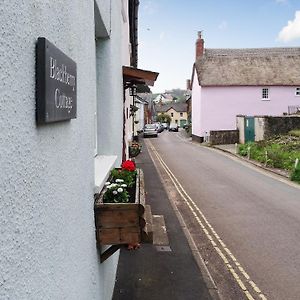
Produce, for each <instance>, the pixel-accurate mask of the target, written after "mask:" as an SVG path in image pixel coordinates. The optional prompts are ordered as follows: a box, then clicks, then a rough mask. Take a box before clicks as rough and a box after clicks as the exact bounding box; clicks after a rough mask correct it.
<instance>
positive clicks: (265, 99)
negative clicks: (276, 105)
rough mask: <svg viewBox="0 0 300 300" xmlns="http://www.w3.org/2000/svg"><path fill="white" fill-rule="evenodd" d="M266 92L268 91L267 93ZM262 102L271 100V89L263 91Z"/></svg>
mask: <svg viewBox="0 0 300 300" xmlns="http://www.w3.org/2000/svg"><path fill="white" fill-rule="evenodd" d="M265 91H266V93H265ZM265 94H267V95H265ZM265 96H267V97H265ZM261 100H263V101H269V100H270V89H269V88H267V87H264V88H262V89H261Z"/></svg>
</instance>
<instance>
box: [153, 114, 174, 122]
mask: <svg viewBox="0 0 300 300" xmlns="http://www.w3.org/2000/svg"><path fill="white" fill-rule="evenodd" d="M156 120H157V122H160V123H168V124H170V123H171V120H172V119H171V117H170V116H169V115H167V114H165V113H162V114H160V115H158V116H157V118H156Z"/></svg>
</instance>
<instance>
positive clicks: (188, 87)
mask: <svg viewBox="0 0 300 300" xmlns="http://www.w3.org/2000/svg"><path fill="white" fill-rule="evenodd" d="M190 89H191V80H190V79H187V80H186V90H187V91H189V90H190Z"/></svg>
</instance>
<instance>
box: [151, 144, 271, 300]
mask: <svg viewBox="0 0 300 300" xmlns="http://www.w3.org/2000/svg"><path fill="white" fill-rule="evenodd" d="M146 145H147V146H148V148H150V149H151V151H152V152H153V153H154V154H155V156H156V158H157V160H158V161H159V162H160V164H161V166H162V167H163V169H164V170H165V172H166V173H167V175H168V176H169V178H170V180H171V181H172V183H173V184H174V186H175V188H176V190H177V191H178V193H179V194H180V196H181V197H182V199H183V200H184V201H185V203H186V205H187V206H188V207H189V209H190V211H191V212H192V214H193V215H194V217H195V219H196V220H197V222H198V224H199V225H200V227H201V229H202V230H203V232H204V233H205V235H206V237H207V238H208V240H209V241H210V243H211V244H212V246H213V248H214V249H215V250H216V252H217V253H218V255H219V256H220V257H221V259H222V260H223V262H224V264H225V265H226V267H227V268H228V270H229V271H230V273H231V274H232V276H233V278H234V279H235V281H236V282H237V283H238V285H239V286H240V288H241V289H242V291H243V292H244V293H245V295H246V297H247V298H248V299H249V300H255V299H257V298H254V296H253V295H252V294H251V293H250V292H249V290H248V289H247V287H246V286H245V283H244V282H247V283H248V284H249V285H250V286H251V287H252V289H253V293H254V295H255V297H258V298H260V299H263V300H266V299H267V298H266V296H265V295H264V294H263V293H262V291H261V290H260V289H259V288H258V286H257V285H256V284H255V283H254V282H253V281H252V280H251V278H250V276H249V275H248V274H247V272H246V271H245V270H244V268H243V267H242V266H241V264H240V263H239V262H238V260H237V259H236V258H235V257H234V255H233V254H232V253H231V251H230V250H229V249H228V247H227V246H226V245H225V243H224V242H223V241H222V239H221V238H220V236H219V235H218V234H217V233H216V231H215V230H214V228H213V227H212V226H211V224H210V223H209V222H208V220H207V219H206V217H205V216H204V214H203V213H202V211H201V210H200V209H199V207H198V206H197V205H196V203H195V202H194V201H193V199H192V198H191V197H190V196H189V195H188V193H187V192H186V191H185V189H184V188H183V187H182V185H181V184H180V182H179V181H178V179H177V178H176V176H175V175H174V174H173V173H172V171H171V170H170V169H169V167H168V166H167V164H166V163H165V162H164V160H163V159H162V157H161V156H160V155H159V153H158V152H157V150H156V149H155V147H154V146H153V144H152V143H151V142H150V141H149V140H147V141H146ZM152 159H153V158H152ZM232 265H233V266H232Z"/></svg>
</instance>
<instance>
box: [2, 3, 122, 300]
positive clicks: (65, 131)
mask: <svg viewBox="0 0 300 300" xmlns="http://www.w3.org/2000/svg"><path fill="white" fill-rule="evenodd" d="M97 2H99V4H101V5H100V7H99V8H100V10H101V9H102V8H103V9H104V10H101V14H102V19H103V20H104V23H106V24H110V23H111V27H112V30H111V31H110V29H109V28H108V32H111V37H110V42H108V43H106V44H105V43H104V44H105V45H104V46H103V48H104V49H103V51H105V53H104V54H103V53H102V55H103V56H102V57H101V58H102V63H103V65H104V66H105V68H104V70H102V71H103V72H108V71H110V72H108V73H106V74H105V76H103V78H102V80H103V81H104V82H103V81H102V82H103V86H106V90H105V91H104V92H103V94H102V95H103V96H107V99H106V100H105V101H107V102H106V104H107V105H105V106H103V107H101V108H102V109H100V111H101V112H103V115H104V116H105V117H106V120H105V121H108V122H109V124H112V126H113V131H112V132H113V134H112V136H111V137H109V136H106V135H104V136H102V135H99V138H101V139H98V148H99V149H101V151H103V152H105V153H106V154H108V155H116V156H117V157H118V158H117V159H118V160H119V161H120V159H121V158H120V156H121V145H122V139H121V138H120V137H122V120H123V118H122V116H123V115H122V104H123V92H122V83H123V82H122V71H121V57H122V53H121V50H120V49H121V46H118V42H117V41H118V39H120V34H121V31H120V30H119V29H120V26H121V25H119V20H120V19H119V18H120V1H110V0H107V1H98V0H97ZM110 2H111V3H110ZM110 5H112V7H111V6H110ZM108 8H109V9H108ZM111 9H112V12H113V13H112V17H110V10H111ZM0 25H1V28H2V30H1V32H2V34H1V36H0V53H1V54H0V74H1V75H0V78H1V79H0V100H1V102H0V129H1V130H0V167H1V172H0V230H1V234H0V253H1V255H0V299H89V300H90V299H97V300H98V299H100V300H102V299H103V300H106V299H110V298H111V294H112V289H113V286H114V276H115V271H116V265H117V260H118V256H117V255H114V256H113V257H112V258H110V259H108V260H107V261H106V262H105V263H104V264H100V261H99V252H98V251H97V249H96V242H95V226H94V212H93V204H94V203H93V202H94V201H93V194H94V185H95V174H94V136H95V135H94V112H95V103H96V99H97V95H96V94H97V90H96V67H95V66H96V55H95V53H96V50H95V25H94V1H91V0H86V1H82V0H74V1H71V2H70V1H69V2H68V1H62V0H44V1H33V0H32V1H17V0H3V1H2V2H1V10H0ZM39 36H42V37H46V38H47V39H49V41H50V42H52V43H53V44H55V45H56V46H57V47H58V48H59V49H61V50H62V51H63V52H64V53H65V54H66V55H68V56H70V57H71V58H72V59H73V60H74V61H75V62H76V63H77V119H74V120H71V121H66V122H59V123H54V124H48V125H43V126H37V125H36V122H35V71H34V70H35V43H36V41H37V38H38V37H39ZM98 65H99V64H98ZM100 74H101V73H100ZM100 81H101V80H100ZM107 116H110V117H107ZM106 130H107V128H106ZM107 145H109V146H110V148H109V149H108V148H107ZM104 159H105V158H104ZM112 161H113V160H112Z"/></svg>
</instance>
